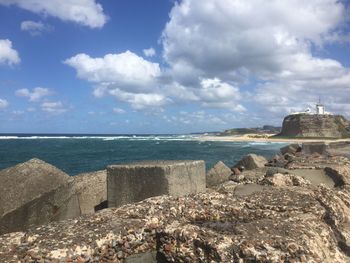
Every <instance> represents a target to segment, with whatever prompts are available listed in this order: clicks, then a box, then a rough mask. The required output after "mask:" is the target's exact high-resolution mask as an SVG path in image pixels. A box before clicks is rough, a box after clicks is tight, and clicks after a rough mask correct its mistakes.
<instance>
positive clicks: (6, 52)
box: [0, 39, 21, 65]
mask: <svg viewBox="0 0 350 263" xmlns="http://www.w3.org/2000/svg"><path fill="white" fill-rule="evenodd" d="M20 61H21V59H20V58H19V55H18V52H17V51H16V50H14V49H13V48H12V42H11V41H10V40H8V39H0V64H8V65H13V64H18V63H20Z"/></svg>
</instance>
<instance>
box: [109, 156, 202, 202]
mask: <svg viewBox="0 0 350 263" xmlns="http://www.w3.org/2000/svg"><path fill="white" fill-rule="evenodd" d="M205 187H206V177H205V164H204V161H148V162H140V163H134V164H128V165H111V166H108V167H107V199H108V206H109V207H119V206H121V205H125V204H129V203H133V202H138V201H141V200H144V199H146V198H149V197H152V196H159V195H171V196H183V195H186V194H191V193H198V192H203V191H205Z"/></svg>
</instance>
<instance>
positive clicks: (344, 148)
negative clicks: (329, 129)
mask: <svg viewBox="0 0 350 263" xmlns="http://www.w3.org/2000/svg"><path fill="white" fill-rule="evenodd" d="M327 154H328V155H333V156H345V157H348V158H350V141H343V142H333V143H330V144H329V145H328V149H327Z"/></svg>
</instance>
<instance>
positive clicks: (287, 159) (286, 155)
mask: <svg viewBox="0 0 350 263" xmlns="http://www.w3.org/2000/svg"><path fill="white" fill-rule="evenodd" d="M283 158H284V159H285V160H286V161H288V162H291V161H293V160H294V159H295V156H294V155H292V154H290V153H286V154H284V155H283Z"/></svg>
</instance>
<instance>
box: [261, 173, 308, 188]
mask: <svg viewBox="0 0 350 263" xmlns="http://www.w3.org/2000/svg"><path fill="white" fill-rule="evenodd" d="M262 184H263V185H273V186H277V187H284V186H309V185H310V182H309V181H308V180H305V179H304V178H303V177H301V176H297V175H294V174H281V173H276V174H274V175H273V176H270V177H266V178H265V179H264V180H263V181H262Z"/></svg>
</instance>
